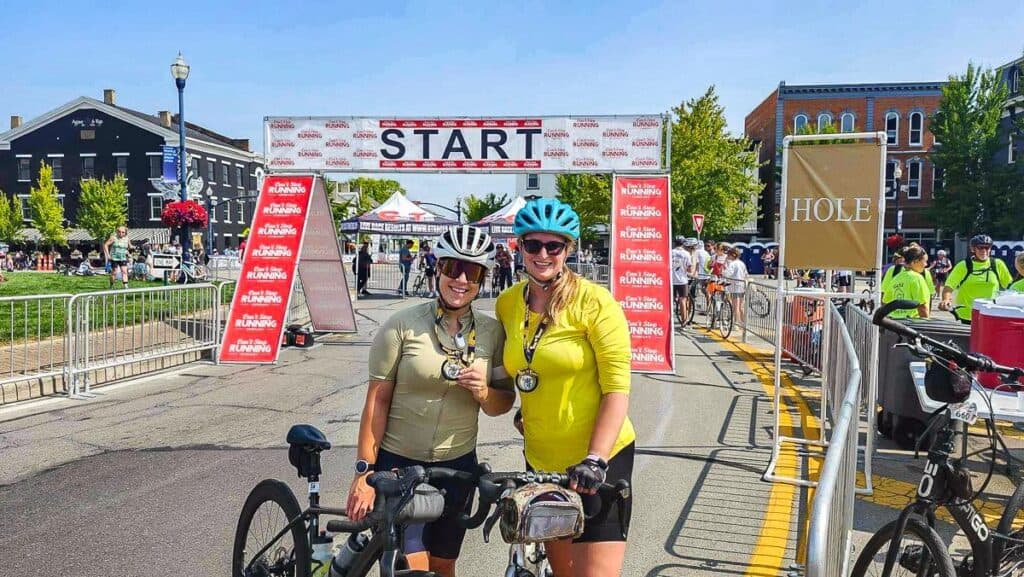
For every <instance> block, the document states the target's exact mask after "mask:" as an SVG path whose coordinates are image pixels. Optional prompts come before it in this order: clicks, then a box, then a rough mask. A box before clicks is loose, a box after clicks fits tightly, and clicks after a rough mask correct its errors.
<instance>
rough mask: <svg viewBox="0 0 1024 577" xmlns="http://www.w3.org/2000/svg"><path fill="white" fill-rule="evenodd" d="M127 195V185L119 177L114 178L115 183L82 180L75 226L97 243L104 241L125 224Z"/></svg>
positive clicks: (103, 180) (102, 180)
mask: <svg viewBox="0 0 1024 577" xmlns="http://www.w3.org/2000/svg"><path fill="white" fill-rule="evenodd" d="M127 193H128V184H127V182H126V181H125V179H124V177H123V176H121V175H117V176H115V177H114V180H106V179H100V180H95V179H87V180H83V181H82V195H81V197H79V201H78V226H80V227H82V228H84V229H85V230H87V231H89V234H90V235H92V237H93V238H94V239H96V240H98V241H100V242H103V241H105V240H107V238H109V237H110V235H112V234H114V231H115V230H116V229H117V227H119V226H123V225H125V224H127V223H128V212H127V210H126V209H125V205H124V197H125V194H127Z"/></svg>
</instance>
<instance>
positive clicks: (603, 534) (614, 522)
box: [526, 442, 636, 543]
mask: <svg viewBox="0 0 1024 577" xmlns="http://www.w3.org/2000/svg"><path fill="white" fill-rule="evenodd" d="M635 456H636V442H632V443H630V444H628V445H626V446H625V447H623V448H622V450H621V451H619V452H618V453H617V454H616V455H615V456H614V457H612V458H611V459H609V460H608V476H607V478H606V479H605V482H606V483H609V484H612V485H614V484H615V483H616V482H618V481H619V479H625V480H626V481H627V482H628V483H629V484H630V494H629V497H627V498H626V499H625V501H624V505H623V506H624V507H625V508H626V516H625V519H626V527H625V529H626V532H627V533H628V532H629V520H630V518H631V517H632V512H633V493H635V492H636V491H635V489H633V487H632V485H633V459H634V458H635ZM526 468H527V469H529V470H530V471H533V470H534V468H533V467H531V466H530V463H526ZM580 497H582V498H583V510H584V511H585V512H586V514H587V515H596V514H597V513H598V512H599V511H600V510H601V497H600V496H598V495H580ZM609 541H625V539H624V538H623V537H622V527H620V526H619V505H618V503H617V502H613V503H611V504H609V506H608V511H607V512H606V514H605V515H604V517H603V518H600V519H598V518H594V519H590V520H588V521H587V522H586V523H584V524H583V534H582V535H580V536H579V537H577V538H575V539H573V541H572V542H573V543H605V542H609Z"/></svg>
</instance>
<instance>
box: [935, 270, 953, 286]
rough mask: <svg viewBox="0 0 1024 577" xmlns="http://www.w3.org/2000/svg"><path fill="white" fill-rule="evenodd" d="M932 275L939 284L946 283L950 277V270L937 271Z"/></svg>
mask: <svg viewBox="0 0 1024 577" xmlns="http://www.w3.org/2000/svg"><path fill="white" fill-rule="evenodd" d="M932 276H934V277H935V282H937V283H939V284H946V279H947V278H949V273H948V272H937V273H933V274H932Z"/></svg>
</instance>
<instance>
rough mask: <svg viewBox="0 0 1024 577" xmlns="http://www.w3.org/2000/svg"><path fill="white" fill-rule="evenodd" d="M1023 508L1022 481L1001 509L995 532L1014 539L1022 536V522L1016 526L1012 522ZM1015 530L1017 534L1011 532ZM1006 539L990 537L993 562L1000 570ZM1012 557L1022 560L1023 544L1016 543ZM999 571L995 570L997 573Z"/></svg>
mask: <svg viewBox="0 0 1024 577" xmlns="http://www.w3.org/2000/svg"><path fill="white" fill-rule="evenodd" d="M1021 509H1024V483H1021V484H1019V485H1017V488H1016V489H1014V491H1013V495H1012V496H1011V497H1010V500H1009V501H1007V502H1006V508H1005V509H1003V516H1002V517H1000V518H999V526H998V527H996V533H997V534H999V535H1009V536H1012V537H1014V538H1015V539H1021V538H1024V523H1021V524H1020V525H1018V526H1017V527H1016V529H1015V528H1014V526H1013V522H1014V521H1016V520H1017V514H1018V513H1019V512H1020V511H1021ZM1014 532H1016V533H1017V535H1014V534H1013V533H1014ZM1005 546H1006V541H1005V540H1004V539H1000V538H999V537H997V536H995V535H993V538H992V559H994V561H993V562H994V563H997V564H998V565H997V568H998V569H1000V570H1002V568H1003V564H1004V563H1005V562H1006V561H1007V559H1003V557H1004V555H1005V554H1006V552H1005ZM1012 553H1013V558H1014V559H1018V560H1021V561H1024V546H1022V545H1020V544H1016V548H1014V549H1013V550H1012ZM998 572H999V571H997V573H998Z"/></svg>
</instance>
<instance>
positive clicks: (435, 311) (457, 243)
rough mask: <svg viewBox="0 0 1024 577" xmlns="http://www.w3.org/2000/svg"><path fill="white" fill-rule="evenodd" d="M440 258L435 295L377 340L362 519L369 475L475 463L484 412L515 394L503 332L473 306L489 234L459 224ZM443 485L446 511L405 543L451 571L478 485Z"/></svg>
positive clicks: (359, 509)
mask: <svg viewBox="0 0 1024 577" xmlns="http://www.w3.org/2000/svg"><path fill="white" fill-rule="evenodd" d="M436 257H437V259H438V260H437V268H438V270H439V271H440V273H441V278H440V279H439V282H438V285H439V294H438V297H437V300H436V301H428V302H425V303H422V304H419V305H415V306H412V307H409V308H406V309H402V310H400V311H398V312H396V313H395V314H393V315H392V316H391V317H390V318H389V319H388V320H387V322H386V323H385V324H384V326H383V327H382V328H381V329H380V331H379V332H378V333H377V334H376V336H375V337H374V339H373V346H372V347H371V348H370V362H369V365H370V385H369V388H368V389H367V392H366V403H365V405H364V406H363V414H362V418H361V420H360V422H359V439H358V444H357V448H356V455H357V458H358V460H357V461H356V463H355V473H356V475H355V477H354V478H353V480H352V486H351V489H350V490H349V496H348V508H347V511H348V516H349V517H350V518H351V519H353V520H356V521H358V520H359V519H362V518H363V517H364V516H365V515H366V513H367V512H368V511H370V510H371V508H372V507H373V503H374V497H375V494H374V489H373V488H372V487H370V486H369V485H368V484H367V482H366V479H367V477H368V476H369V474H370V473H372V472H373V471H375V470H377V471H386V470H390V469H394V468H404V467H411V466H414V465H421V466H424V467H447V468H452V469H458V470H461V471H468V472H472V471H474V470H475V469H476V465H477V458H476V441H477V427H478V420H479V413H480V411H481V410H482V411H483V412H484V413H485V414H487V415H490V416H496V415H501V414H504V413H506V412H508V411H509V410H510V409H511V408H512V404H513V402H515V393H514V392H513V391H512V384H511V382H510V381H509V379H508V374H507V373H506V372H505V369H504V367H503V366H502V352H503V348H504V342H505V336H504V331H502V328H501V326H500V325H499V324H498V323H497V321H495V320H493V319H491V318H490V317H488V316H486V315H482V314H481V315H477V314H474V311H473V308H472V306H471V305H472V302H473V299H474V298H475V297H476V295H477V294H478V293H479V292H480V286H481V283H482V282H483V280H484V278H486V276H487V272H488V271H489V270H490V269H492V268H493V267H494V243H493V242H492V241H491V237H490V235H488V234H487V233H485V232H484V231H482V230H480V229H478V228H476V227H473V226H469V225H462V226H457V227H452V228H450V229H448V231H446V232H445V233H444V234H442V235H441V237H440V238H439V239H438V241H437V255H436ZM437 487H438V488H439V489H443V490H444V491H445V492H446V497H445V501H446V504H445V510H446V511H448V512H447V513H446V514H445V515H443V516H442V517H441V518H440V519H438V520H437V521H434V522H432V523H428V524H426V525H423V524H418V525H409V526H407V527H406V528H405V531H404V542H403V547H402V551H403V552H404V553H405V554H406V557H407V559H408V562H409V565H410V568H412V569H418V570H427V569H428V568H429V570H431V571H435V572H437V573H440V574H441V575H443V576H445V577H451V576H452V575H454V573H455V560H456V559H457V558H458V556H459V552H460V551H461V547H462V541H463V538H464V537H465V535H466V529H465V528H463V527H462V526H461V525H459V523H458V520H457V517H458V514H459V513H460V512H461V511H462V509H463V507H464V506H465V504H466V501H467V500H468V499H469V498H470V497H471V496H472V490H471V488H470V487H466V486H464V485H463V484H461V483H455V482H441V483H438V484H437Z"/></svg>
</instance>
